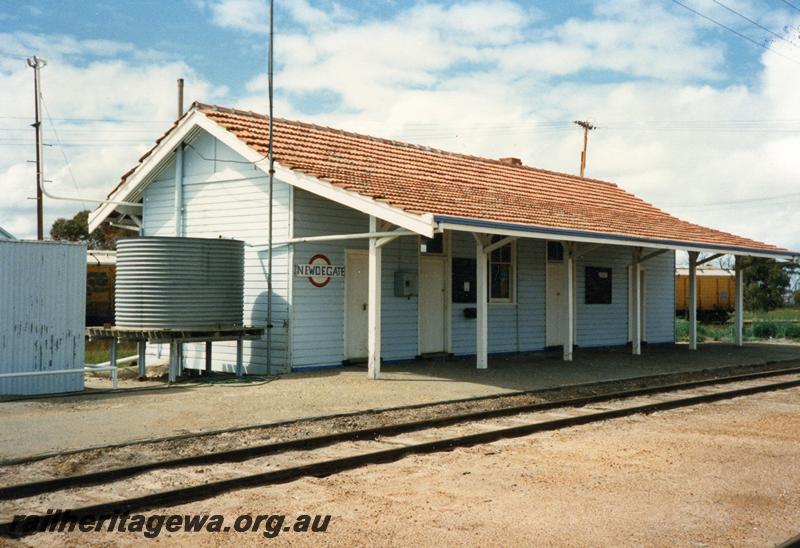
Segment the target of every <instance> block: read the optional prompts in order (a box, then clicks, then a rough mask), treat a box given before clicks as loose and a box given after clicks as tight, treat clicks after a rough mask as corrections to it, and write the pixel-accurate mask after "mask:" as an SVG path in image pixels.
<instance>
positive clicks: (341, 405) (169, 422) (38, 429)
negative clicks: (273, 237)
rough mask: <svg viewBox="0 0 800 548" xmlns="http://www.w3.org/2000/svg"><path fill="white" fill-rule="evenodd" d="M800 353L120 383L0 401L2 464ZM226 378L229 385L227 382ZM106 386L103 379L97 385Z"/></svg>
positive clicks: (581, 355)
mask: <svg viewBox="0 0 800 548" xmlns="http://www.w3.org/2000/svg"><path fill="white" fill-rule="evenodd" d="M799 358H800V345H791V344H766V343H761V344H755V343H752V344H747V345H745V347H744V348H736V347H733V346H731V345H724V344H716V343H715V344H704V345H702V346H701V348H700V350H698V351H696V352H692V351H690V350H688V347H687V346H686V345H674V346H673V345H663V346H658V345H653V346H650V347H648V348H646V349H645V353H644V355H642V356H632V355H631V352H630V349H625V348H615V349H603V350H600V349H598V350H589V349H578V351H577V352H576V355H575V361H573V362H571V363H569V364H565V363H564V362H563V361H561V358H560V353H558V352H556V353H542V352H540V353H533V354H528V355H518V356H511V357H493V358H492V359H491V360H490V367H489V369H488V370H478V369H476V368H475V365H474V360H470V359H463V360H453V361H448V362H445V363H441V362H435V363H433V362H421V363H412V364H402V365H401V364H393V365H385V366H384V367H383V373H382V378H381V379H380V380H379V381H372V380H368V379H367V375H366V370H365V369H359V368H343V369H334V370H325V371H317V372H310V373H293V374H289V375H284V376H281V377H280V378H277V379H276V380H273V381H270V382H245V383H241V384H230V383H229V382H227V381H226V382H225V383H215V384H214V383H212V384H205V383H185V384H178V385H176V386H174V387H169V388H166V387H165V385H154V384H153V383H145V385H150V389H149V390H134V389H130V388H131V387H141V386H142V384H141V383H138V381H122V382H121V385H122V386H126V387H128V388H129V389H126V390H120V391H117V392H113V393H112V392H108V391H107V392H103V393H99V394H92V393H86V394H81V395H76V396H60V397H49V398H41V399H29V400H19V401H2V402H0V460H5V459H14V458H21V457H27V456H32V455H39V454H45V453H49V452H60V451H67V450H74V449H85V448H88V447H99V446H104V445H109V444H120V443H130V442H132V441H136V440H145V439H153V438H159V437H163V436H175V435H181V434H187V433H196V432H207V431H212V430H219V429H225V428H232V427H241V426H247V425H254V424H265V423H273V422H280V421H286V420H296V419H300V418H308V417H317V416H322V415H332V414H337V413H348V412H361V411H366V410H374V409H386V408H390V407H394V406H401V405H412V404H427V403H432V402H439V401H447V400H453V399H460V398H471V397H478V396H487V395H492V394H509V393H513V392H518V391H521V390H538V389H544V388H551V387H557V386H566V385H574V384H578V383H588V382H597V381H608V380H618V379H625V378H631V377H639V376H648V375H660V374H672V373H686V372H693V371H698V370H705V369H713V368H719V367H725V366H733V365H742V364H756V363H766V362H774V361H779V360H792V359H794V360H797V359H799ZM228 380H230V379H228ZM101 382H105V383H106V384H107V381H101Z"/></svg>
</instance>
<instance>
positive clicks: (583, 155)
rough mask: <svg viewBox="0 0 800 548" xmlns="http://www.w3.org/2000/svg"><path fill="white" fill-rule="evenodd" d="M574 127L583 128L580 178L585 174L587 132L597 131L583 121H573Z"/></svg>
mask: <svg viewBox="0 0 800 548" xmlns="http://www.w3.org/2000/svg"><path fill="white" fill-rule="evenodd" d="M573 123H574V124H575V125H577V126H580V127H582V128H583V152H581V177H583V176H584V174H585V173H586V149H587V148H588V146H589V132H590V131H591V130H593V129H597V126H595V125H594V124H592V123H591V122H587V121H585V120H575V121H574V122H573Z"/></svg>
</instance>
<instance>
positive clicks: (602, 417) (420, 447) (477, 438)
mask: <svg viewBox="0 0 800 548" xmlns="http://www.w3.org/2000/svg"><path fill="white" fill-rule="evenodd" d="M798 386H800V379H795V380H791V381H783V382H778V383H771V384H765V385H759V386H750V387H745V388H738V389H734V390H727V391H721V392H715V393H712V394H702V395H697V396H689V397H686V398H678V399H674V400H668V401H661V402H650V403H646V404H643V405H637V406H632V407H623V408H620V409H613V410H608V411H599V412H597V413H590V414H587V415H580V416H576V417H568V418H563V419H556V420H550V421H544V422H537V423H530V424H525V425H521V426H512V427H509V428H500V429H496V430H491V431H486V432H479V433H476V434H468V435H465V436H458V437H454V438H446V439H440V440H434V441H429V442H423V443H419V444H414V445H406V446H398V447H393V448H391V449H382V450H378V451H373V452H369V453H362V454H359V455H352V456H348V457H341V458H335V459H330V460H326V461H321V462H316V463H311V464H305V465H301V466H296V467H290V468H284V469H281V470H274V471H271V472H263V473H258V474H249V475H244V476H239V477H235V478H230V479H226V480H220V481H215V482H211V483H206V484H202V485H193V486H190V487H180V488H177V489H172V490H168V491H162V492H160V493H152V494H149V495H143V496H140V497H134V498H129V499H123V500H117V501H112V502H107V503H100V504H95V505H91V506H85V507H82V508H77V509H71V510H70V511H69V513H70V515H72V516H75V517H76V518H78V519H79V518H80V517H83V516H92V517H93V518H95V519H96V518H98V517H103V518H110V517H111V516H114V515H124V514H130V513H132V512H134V511H145V510H149V509H153V508H159V507H169V506H176V505H179V504H187V503H190V502H196V501H199V500H205V499H208V498H211V497H214V496H217V495H220V494H222V493H225V492H228V491H231V490H235V489H243V488H252V487H258V486H264V485H271V484H279V483H286V482H289V481H293V480H296V479H299V478H301V477H306V476H315V477H324V476H328V475H331V474H335V473H339V472H344V471H347V470H353V469H357V468H360V467H362V466H365V465H369V464H380V463H386V462H393V461H396V460H398V459H400V458H402V457H405V456H407V455H410V454H427V453H434V452H438V451H444V450H450V449H453V448H455V447H469V446H474V445H479V444H483V443H490V442H493V441H497V440H500V439H505V438H515V437H520V436H526V435H529V434H533V433H537V432H545V431H551V430H558V429H561V428H566V427H571V426H578V425H583V424H589V423H593V422H600V421H606V420H609V419H615V418H620V417H625V416H630V415H635V414H639V413H653V412H656V411H666V410H670V409H676V408H680V407H688V406H692V405H697V404H700V403H711V402H715V401H720V400H725V399H731V398H736V397H740V396H747V395H752V394H757V393H760V392H769V391H775V390H783V389H788V388H795V387H798ZM43 517H44V516H40V518H43ZM19 526H20V524H19V523H14V522H13V521H12V522H4V523H0V536H6V537H14V538H18V537H22V536H26V535H30V534H34V533H36V532H37V531H24V530H23V531H20V530H17V528H18V527H19Z"/></svg>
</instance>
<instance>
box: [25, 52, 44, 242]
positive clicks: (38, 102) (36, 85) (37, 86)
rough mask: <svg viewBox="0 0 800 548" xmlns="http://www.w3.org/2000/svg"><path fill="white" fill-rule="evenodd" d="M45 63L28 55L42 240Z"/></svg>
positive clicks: (40, 235)
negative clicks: (31, 73) (31, 78)
mask: <svg viewBox="0 0 800 548" xmlns="http://www.w3.org/2000/svg"><path fill="white" fill-rule="evenodd" d="M46 65H47V61H45V60H44V59H41V58H39V57H36V56H35V55H34V56H33V57H28V66H29V67H31V68H32V69H33V93H34V95H35V96H36V97H35V98H34V108H35V113H36V122H35V123H34V124H33V127H34V128H35V129H36V238H37V239H39V240H44V221H43V217H44V208H43V207H42V180H43V178H44V171H43V166H42V162H43V154H42V90H41V82H40V80H39V70H40V69H41V68H42V67H44V66H46Z"/></svg>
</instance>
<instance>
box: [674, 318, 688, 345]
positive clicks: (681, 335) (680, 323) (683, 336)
mask: <svg viewBox="0 0 800 548" xmlns="http://www.w3.org/2000/svg"><path fill="white" fill-rule="evenodd" d="M675 340H676V341H688V340H689V322H688V321H687V320H684V319H683V318H676V319H675Z"/></svg>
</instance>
